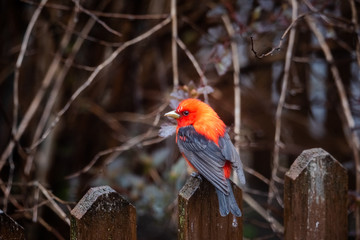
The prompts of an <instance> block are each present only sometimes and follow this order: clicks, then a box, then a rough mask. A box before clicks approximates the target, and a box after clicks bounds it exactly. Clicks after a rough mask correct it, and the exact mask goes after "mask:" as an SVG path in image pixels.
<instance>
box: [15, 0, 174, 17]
mask: <svg viewBox="0 0 360 240" xmlns="http://www.w3.org/2000/svg"><path fill="white" fill-rule="evenodd" d="M20 1H22V2H25V3H28V4H32V5H38V3H37V2H34V1H30V0H20ZM45 7H48V8H53V9H57V10H63V11H70V10H72V9H73V7H70V6H66V5H62V4H56V3H46V5H45ZM83 8H84V7H83ZM84 9H86V8H84ZM86 10H87V11H89V12H90V13H92V14H94V15H96V16H98V17H107V18H119V19H128V20H161V19H165V18H167V17H169V14H168V13H159V14H141V15H134V14H124V13H107V12H102V11H94V10H88V9H86Z"/></svg>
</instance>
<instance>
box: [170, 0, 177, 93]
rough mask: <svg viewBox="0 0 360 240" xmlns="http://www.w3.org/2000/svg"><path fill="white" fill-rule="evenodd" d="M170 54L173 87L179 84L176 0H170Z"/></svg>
mask: <svg viewBox="0 0 360 240" xmlns="http://www.w3.org/2000/svg"><path fill="white" fill-rule="evenodd" d="M170 15H171V37H172V38H171V56H172V67H173V83H174V89H177V87H178V86H179V69H178V54H177V44H176V39H177V38H178V29H177V15H176V0H171V13H170Z"/></svg>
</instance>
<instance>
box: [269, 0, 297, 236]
mask: <svg viewBox="0 0 360 240" xmlns="http://www.w3.org/2000/svg"><path fill="white" fill-rule="evenodd" d="M291 5H292V20H293V23H295V22H296V21H297V20H298V19H300V18H299V17H298V3H297V0H291ZM292 25H293V24H292ZM289 29H290V28H289ZM295 36H296V28H294V27H291V30H290V36H289V43H288V47H287V50H286V57H285V66H284V76H283V80H282V86H281V94H280V98H279V102H278V105H277V108H276V113H275V121H276V123H275V139H274V156H273V162H272V170H271V179H270V184H269V196H268V200H267V202H268V205H269V206H271V204H272V201H273V199H274V197H275V198H276V199H277V201H278V203H279V204H280V206H283V201H282V198H281V197H280V194H279V191H278V190H277V187H276V185H275V182H276V181H279V180H280V178H279V177H278V175H277V174H278V171H279V170H278V169H279V166H280V162H279V155H280V146H281V140H280V136H281V123H282V122H281V116H282V110H283V108H284V106H285V97H286V93H287V86H288V82H289V77H290V67H291V62H292V56H293V50H294V44H295ZM267 217H268V221H269V223H270V226H271V228H272V229H273V230H274V231H275V232H276V231H278V230H279V229H277V227H276V226H275V225H274V222H275V219H274V217H273V216H272V214H271V210H270V209H268V210H267Z"/></svg>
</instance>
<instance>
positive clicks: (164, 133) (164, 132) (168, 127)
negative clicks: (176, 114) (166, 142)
mask: <svg viewBox="0 0 360 240" xmlns="http://www.w3.org/2000/svg"><path fill="white" fill-rule="evenodd" d="M175 132H176V125H173V124H169V123H164V124H162V125H161V127H160V130H159V136H160V137H163V138H167V137H169V136H171V135H173V134H175Z"/></svg>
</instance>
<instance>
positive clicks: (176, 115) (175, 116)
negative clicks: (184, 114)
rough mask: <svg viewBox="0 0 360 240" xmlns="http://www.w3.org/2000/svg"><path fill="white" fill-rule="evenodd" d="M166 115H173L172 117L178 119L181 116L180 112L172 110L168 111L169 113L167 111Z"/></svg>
mask: <svg viewBox="0 0 360 240" xmlns="http://www.w3.org/2000/svg"><path fill="white" fill-rule="evenodd" d="M164 116H165V117H172V118H175V119H178V118H179V117H180V115H179V114H178V113H176V112H175V110H174V111H171V112H168V113H165V115H164Z"/></svg>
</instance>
